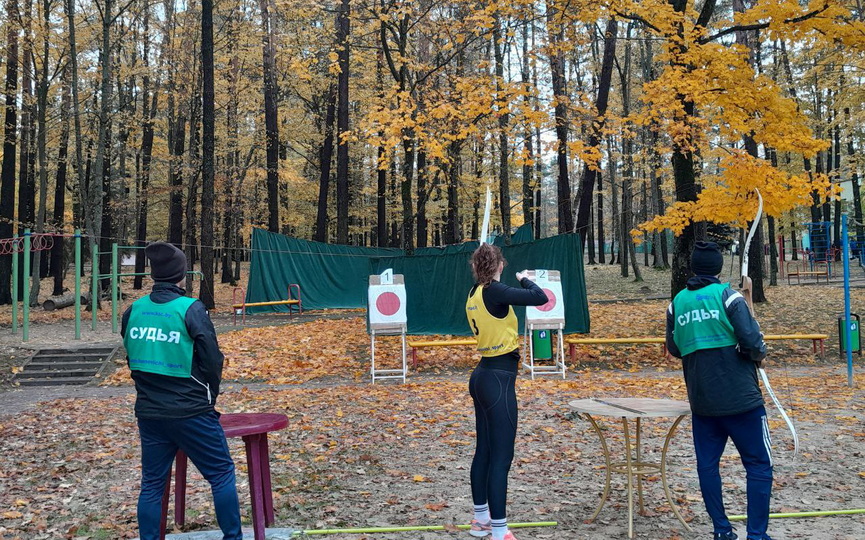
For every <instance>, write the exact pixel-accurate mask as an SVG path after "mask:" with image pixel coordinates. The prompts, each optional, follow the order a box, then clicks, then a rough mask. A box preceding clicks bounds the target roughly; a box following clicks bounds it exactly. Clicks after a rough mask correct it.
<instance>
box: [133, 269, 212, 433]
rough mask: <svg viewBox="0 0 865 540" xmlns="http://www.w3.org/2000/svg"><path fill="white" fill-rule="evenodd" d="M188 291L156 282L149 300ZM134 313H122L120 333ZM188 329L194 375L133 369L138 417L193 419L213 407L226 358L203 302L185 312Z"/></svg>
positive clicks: (167, 299)
mask: <svg viewBox="0 0 865 540" xmlns="http://www.w3.org/2000/svg"><path fill="white" fill-rule="evenodd" d="M185 294H186V291H185V290H184V289H181V288H180V287H178V286H176V285H174V284H171V283H161V282H157V283H156V284H154V285H153V291H152V292H151V293H150V299H151V300H152V301H153V302H155V303H157V304H164V303H167V302H170V301H172V300H174V299H176V298H178V297H180V296H184V295H185ZM131 313H132V308H131V307H130V308H128V309H127V310H126V311H125V312H124V313H123V319H122V322H121V326H120V335H121V336H125V335H126V326H127V324H128V323H129V315H130V314H131ZM186 329H187V331H188V332H189V336H190V337H191V338H192V340H193V342H194V345H193V349H192V378H190V379H184V378H180V377H168V376H166V375H159V374H156V373H145V372H142V371H133V372H132V379H133V380H134V381H135V390H136V392H137V394H138V397H137V399H136V400H135V415H136V416H137V417H139V418H190V417H193V416H197V415H199V414H202V413H205V412H208V411H212V410H214V406H215V405H216V397H217V396H218V395H219V384H220V381H221V380H222V365H223V361H224V358H225V357H224V356H223V354H222V351H220V350H219V344H218V342H217V340H216V330H215V329H214V328H213V322H212V321H211V320H210V315H209V314H208V313H207V309H206V308H205V307H204V304H203V303H201V301H196V302H194V303H193V304H192V305H190V306H189V309H188V310H187V311H186ZM127 361H128V360H127Z"/></svg>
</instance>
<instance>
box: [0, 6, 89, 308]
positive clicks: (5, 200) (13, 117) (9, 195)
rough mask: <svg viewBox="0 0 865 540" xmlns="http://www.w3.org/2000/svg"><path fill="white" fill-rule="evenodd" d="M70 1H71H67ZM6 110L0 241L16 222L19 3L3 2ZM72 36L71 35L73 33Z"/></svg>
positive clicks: (1, 272) (0, 294)
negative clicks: (4, 18) (4, 6)
mask: <svg viewBox="0 0 865 540" xmlns="http://www.w3.org/2000/svg"><path fill="white" fill-rule="evenodd" d="M68 1H72V0H68ZM6 15H7V20H8V23H7V25H6V81H5V86H4V91H5V94H6V110H5V115H4V119H3V165H2V171H0V238H11V237H12V223H13V220H14V219H15V149H16V148H15V147H16V146H17V144H16V143H17V140H18V133H17V132H18V113H17V101H16V98H17V95H18V26H17V24H15V23H14V22H13V21H17V20H18V0H6ZM73 35H74V34H73ZM12 257H13V255H0V304H10V303H11V302H12V289H11V288H10V280H11V279H12Z"/></svg>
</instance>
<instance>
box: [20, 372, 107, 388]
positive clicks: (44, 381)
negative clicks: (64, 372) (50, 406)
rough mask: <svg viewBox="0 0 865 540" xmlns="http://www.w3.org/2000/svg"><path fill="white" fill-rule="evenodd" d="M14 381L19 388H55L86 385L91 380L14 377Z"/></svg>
mask: <svg viewBox="0 0 865 540" xmlns="http://www.w3.org/2000/svg"><path fill="white" fill-rule="evenodd" d="M19 375H20V373H19ZM15 380H16V382H17V383H18V384H20V385H21V386H57V385H62V384H69V385H78V384H87V383H89V382H90V381H91V380H92V377H43V378H40V379H19V378H17V377H16V378H15Z"/></svg>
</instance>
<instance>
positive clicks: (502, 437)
mask: <svg viewBox="0 0 865 540" xmlns="http://www.w3.org/2000/svg"><path fill="white" fill-rule="evenodd" d="M486 360H488V359H484V360H482V361H481V364H480V365H479V366H478V367H476V368H475V370H474V371H473V372H472V376H471V378H470V379H469V393H470V394H471V396H472V400H473V401H474V405H475V422H476V425H477V447H476V448H475V457H474V459H473V460H472V470H471V482H472V499H473V500H474V504H475V505H478V506H480V505H483V504H489V507H490V517H491V518H492V519H504V518H505V517H506V513H505V505H506V504H507V497H508V471H509V470H510V468H511V461H513V459H514V441H515V439H516V436H517V393H516V389H515V388H514V383H515V382H516V378H517V373H516V369H514V370H511V369H498V368H490V367H487V366H486V365H485V364H489V363H492V362H486ZM508 367H510V365H509V366H508ZM513 367H514V368H516V363H515V362H514V363H513Z"/></svg>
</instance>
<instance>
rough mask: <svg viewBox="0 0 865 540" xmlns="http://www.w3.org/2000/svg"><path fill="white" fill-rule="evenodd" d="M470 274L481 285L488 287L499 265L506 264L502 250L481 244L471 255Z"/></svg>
mask: <svg viewBox="0 0 865 540" xmlns="http://www.w3.org/2000/svg"><path fill="white" fill-rule="evenodd" d="M471 262H472V273H473V274H474V276H475V280H477V282H478V283H480V284H481V285H484V286H486V285H489V284H490V282H492V280H493V278H494V277H495V275H496V272H498V270H499V263H504V264H508V262H507V261H506V260H505V258H504V257H503V256H502V250H501V249H499V248H497V247H496V246H493V245H491V244H481V245H480V246H479V247H478V248H477V249H476V250H475V251H474V253H472V260H471Z"/></svg>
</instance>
